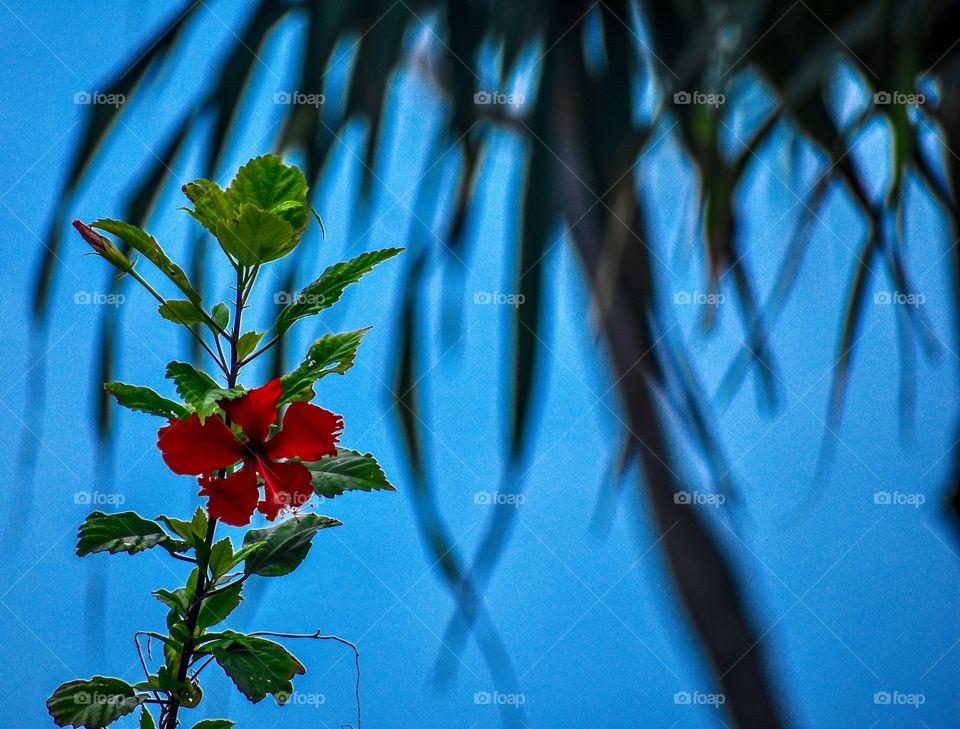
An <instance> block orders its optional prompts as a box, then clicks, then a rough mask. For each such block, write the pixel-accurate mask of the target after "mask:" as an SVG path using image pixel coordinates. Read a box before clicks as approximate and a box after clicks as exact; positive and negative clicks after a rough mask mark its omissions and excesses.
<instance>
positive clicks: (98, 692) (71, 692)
mask: <svg viewBox="0 0 960 729" xmlns="http://www.w3.org/2000/svg"><path fill="white" fill-rule="evenodd" d="M146 698H147V694H137V692H136V691H135V690H134V688H133V686H131V685H130V684H128V683H127V682H126V681H122V680H121V679H119V678H108V677H106V676H94V677H93V678H91V679H89V680H77V681H68V682H67V683H64V684H61V685H60V686H58V687H57V690H56V691H54V692H53V695H51V696H50V698H49V699H47V711H48V712H49V713H50V716H52V717H53V722H54V724H56V725H57V726H72V727H86V728H87V729H100V727H105V726H108V725H109V724H111V723H113V722H114V721H116V720H117V719H119V718H120V717H121V716H125V715H126V714H129V713H130V712H132V711H133V710H134V709H136V708H137V707H138V706H139V705H140V704H141V703H142V702H143V700H144V699H146Z"/></svg>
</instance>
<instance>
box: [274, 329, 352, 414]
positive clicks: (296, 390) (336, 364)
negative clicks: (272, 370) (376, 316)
mask: <svg viewBox="0 0 960 729" xmlns="http://www.w3.org/2000/svg"><path fill="white" fill-rule="evenodd" d="M369 329H370V327H366V328H365V329H358V330H357V331H355V332H342V333H340V334H326V335H324V336H322V337H320V339H318V340H317V341H315V342H314V343H313V344H311V345H310V349H309V350H307V357H306V359H304V360H303V362H301V363H300V364H299V365H298V366H297V368H296V369H295V370H294V371H293V372H291V373H290V374H288V375H285V376H283V377H281V378H280V385H281V386H282V387H283V393H282V394H281V396H280V401H279V404H280V405H283V404H284V403H288V402H294V401H296V400H311V399H313V396H314V395H315V393H314V391H313V384H314V383H315V382H316V381H317V380H319V379H320V378H321V377H325V376H326V375H329V374H333V373H334V372H336V373H338V374H341V375H342V374H343V373H344V372H346V371H347V370H348V369H350V368H351V367H353V360H354V359H355V358H356V356H357V348H358V347H359V346H360V340H362V339H363V335H364V334H366V333H367V331H368V330H369Z"/></svg>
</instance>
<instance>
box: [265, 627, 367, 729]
mask: <svg viewBox="0 0 960 729" xmlns="http://www.w3.org/2000/svg"><path fill="white" fill-rule="evenodd" d="M249 635H269V636H270V637H273V638H315V639H316V640H335V641H337V642H338V643H343V644H344V645H347V646H350V648H351V649H352V650H353V659H354V663H355V664H356V666H357V684H356V691H355V695H356V699H357V729H360V650H359V649H358V648H357V646H356V644H355V643H351V642H350V641H349V640H347V639H346V638H341V637H340V636H339V635H321V634H320V631H319V629H318V630H317V631H316V632H315V633H275V632H273V631H272V630H258V631H256V632H254V633H249Z"/></svg>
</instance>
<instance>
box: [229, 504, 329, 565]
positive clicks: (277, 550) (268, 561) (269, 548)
mask: <svg viewBox="0 0 960 729" xmlns="http://www.w3.org/2000/svg"><path fill="white" fill-rule="evenodd" d="M340 525H341V522H339V521H337V520H336V519H331V518H330V517H327V516H319V515H317V514H306V515H304V516H300V517H294V518H290V519H287V520H285V521H283V522H281V523H280V524H277V525H276V526H272V527H267V528H265V529H251V530H250V531H248V532H247V533H246V534H245V535H244V537H243V544H244V546H246V545H248V544H253V543H255V542H265V544H264V545H263V546H262V547H260V549H258V550H257V551H256V552H254V553H253V554H251V555H250V556H249V557H247V559H246V563H245V564H244V572H246V573H247V574H256V575H261V576H263V577H278V576H280V575H286V574H289V573H290V572H293V571H294V570H295V569H296V568H297V567H298V566H299V565H300V563H301V562H303V560H304V559H305V558H306V556H307V553H308V552H309V551H310V545H311V543H312V542H313V535H314V534H316V533H317V531H318V530H320V529H325V528H327V527H335V526H340Z"/></svg>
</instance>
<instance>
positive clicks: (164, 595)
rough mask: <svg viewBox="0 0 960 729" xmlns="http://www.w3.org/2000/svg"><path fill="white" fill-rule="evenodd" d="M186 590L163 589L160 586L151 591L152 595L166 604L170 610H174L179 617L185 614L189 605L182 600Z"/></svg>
mask: <svg viewBox="0 0 960 729" xmlns="http://www.w3.org/2000/svg"><path fill="white" fill-rule="evenodd" d="M185 595H186V592H185V591H184V590H183V589H180V590H165V589H163V588H160V589H158V590H154V591H153V596H154V597H155V598H157V599H158V600H159V601H160V602H162V603H163V604H164V605H166V606H167V607H168V608H170V609H171V610H175V611H176V612H177V614H178V615H180V616H181V617H184V616H186V614H187V609H188V608H189V606H188V605H187V603H186V602H185V601H184V597H185Z"/></svg>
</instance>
